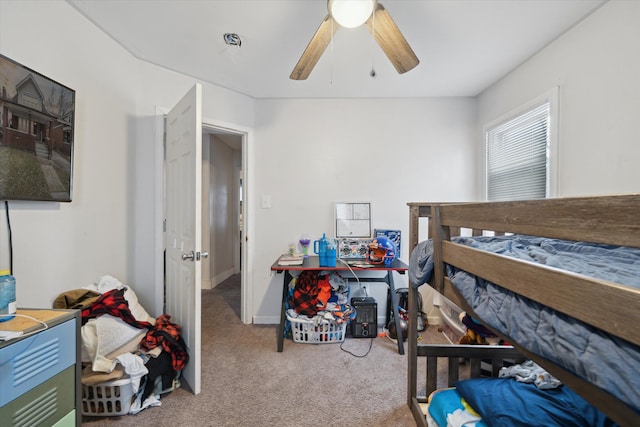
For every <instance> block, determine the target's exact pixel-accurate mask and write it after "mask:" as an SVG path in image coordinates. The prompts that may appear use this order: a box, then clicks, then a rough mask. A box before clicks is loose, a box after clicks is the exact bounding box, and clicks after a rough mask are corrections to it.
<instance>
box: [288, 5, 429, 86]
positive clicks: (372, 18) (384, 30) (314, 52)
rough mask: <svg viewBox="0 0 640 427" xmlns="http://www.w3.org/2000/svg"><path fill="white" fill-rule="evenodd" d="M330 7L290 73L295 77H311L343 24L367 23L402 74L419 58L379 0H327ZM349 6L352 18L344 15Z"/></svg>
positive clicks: (356, 25)
mask: <svg viewBox="0 0 640 427" xmlns="http://www.w3.org/2000/svg"><path fill="white" fill-rule="evenodd" d="M327 9H328V10H329V13H328V14H327V16H325V18H324V20H323V21H322V23H321V24H320V27H318V30H317V31H316V33H315V34H314V35H313V37H312V38H311V41H310V42H309V44H308V45H307V48H306V49H305V50H304V52H303V53H302V56H301V57H300V59H299V60H298V63H297V64H296V66H295V68H294V69H293V71H292V72H291V75H290V76H289V78H291V79H292V80H305V79H306V78H307V77H309V74H311V71H312V70H313V67H315V65H316V63H317V62H318V60H319V59H320V56H322V53H323V52H324V51H325V49H326V48H327V46H328V45H329V43H330V42H331V39H332V38H333V36H334V34H335V33H336V31H338V28H339V27H340V26H342V27H346V28H355V27H358V26H360V25H362V24H363V23H366V25H367V28H368V29H369V31H370V32H371V34H373V36H374V38H375V40H376V42H377V43H378V45H379V46H380V48H382V51H383V52H384V53H385V55H387V58H389V61H391V63H392V64H393V66H394V68H395V69H396V71H397V72H398V73H400V74H402V73H406V72H407V71H409V70H411V69H413V68H414V67H415V66H416V65H418V63H419V62H420V60H418V57H417V56H416V54H415V53H414V52H413V50H412V49H411V46H409V43H407V40H406V39H405V38H404V36H403V35H402V33H401V32H400V29H399V28H398V26H397V25H396V23H395V22H393V19H391V15H389V12H387V10H386V9H385V8H384V6H382V5H381V4H380V3H378V1H377V0H328V1H327ZM349 9H355V12H354V15H353V17H354V20H353V21H349V17H343V15H342V12H348V11H349ZM358 14H359V16H358Z"/></svg>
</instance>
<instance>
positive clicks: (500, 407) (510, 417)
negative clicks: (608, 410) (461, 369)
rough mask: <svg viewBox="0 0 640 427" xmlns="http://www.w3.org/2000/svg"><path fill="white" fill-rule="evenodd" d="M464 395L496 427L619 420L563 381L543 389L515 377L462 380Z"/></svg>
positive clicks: (567, 426)
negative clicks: (598, 407)
mask: <svg viewBox="0 0 640 427" xmlns="http://www.w3.org/2000/svg"><path fill="white" fill-rule="evenodd" d="M456 389H457V390H458V393H459V394H460V396H462V398H464V399H465V400H466V401H467V402H469V404H470V405H471V406H472V407H473V408H474V409H475V410H476V411H477V412H478V413H479V414H480V415H482V419H483V420H484V421H485V422H486V423H487V424H489V425H490V426H492V427H500V426H505V427H517V426H522V427H528V426H531V425H532V422H533V421H535V424H536V425H543V426H545V427H553V426H557V427H592V426H593V427H596V426H599V427H612V426H615V425H616V424H615V423H614V422H613V421H611V420H610V419H609V418H607V417H606V415H604V414H603V413H602V412H600V411H599V410H598V409H596V408H595V407H594V406H592V405H591V404H589V403H588V402H587V401H586V400H584V399H583V398H582V397H580V396H579V395H578V394H576V393H575V392H574V391H572V390H571V389H569V388H568V387H567V386H566V385H562V386H560V387H558V388H555V389H549V390H541V389H538V388H537V387H536V386H535V385H534V384H530V383H529V384H527V383H522V382H518V381H516V380H514V379H511V378H478V379H470V380H464V381H460V382H458V383H457V384H456Z"/></svg>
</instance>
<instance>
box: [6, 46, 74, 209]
mask: <svg viewBox="0 0 640 427" xmlns="http://www.w3.org/2000/svg"><path fill="white" fill-rule="evenodd" d="M75 96H76V92H75V91H74V90H73V89H70V88H68V87H66V86H64V85H62V84H60V83H58V82H55V81H53V80H51V79H50V78H48V77H45V76H43V75H42V74H40V73H38V72H36V71H33V70H31V69H30V68H27V67H25V66H24V65H21V64H19V63H18V62H16V61H14V60H12V59H9V58H7V57H6V56H4V55H2V54H0V112H1V114H0V200H34V201H53V202H70V201H71V196H72V193H73V192H72V190H73V135H74V133H73V128H74V116H75Z"/></svg>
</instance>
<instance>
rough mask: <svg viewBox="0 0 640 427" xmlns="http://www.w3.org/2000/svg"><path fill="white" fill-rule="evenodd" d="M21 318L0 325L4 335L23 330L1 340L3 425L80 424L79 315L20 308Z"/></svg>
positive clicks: (0, 407) (0, 397)
mask: <svg viewBox="0 0 640 427" xmlns="http://www.w3.org/2000/svg"><path fill="white" fill-rule="evenodd" d="M17 314H18V316H16V317H15V318H14V319H12V320H9V321H5V322H1V323H0V330H2V331H21V332H23V335H22V336H20V337H18V338H14V339H11V340H9V341H0V420H2V425H3V426H7V427H8V426H16V427H17V426H25V427H31V426H56V427H62V426H79V425H81V422H82V415H81V411H80V397H81V394H80V376H81V367H80V311H78V310H46V309H43V310H38V309H18V311H17ZM25 316H28V317H25ZM34 319H35V320H34ZM40 322H42V323H40ZM45 325H46V328H45Z"/></svg>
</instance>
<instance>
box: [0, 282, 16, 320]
mask: <svg viewBox="0 0 640 427" xmlns="http://www.w3.org/2000/svg"><path fill="white" fill-rule="evenodd" d="M15 314H16V279H15V277H13V276H12V275H11V272H10V271H9V270H0V322H5V321H7V320H11V319H13V318H14V317H15V316H14V315H15Z"/></svg>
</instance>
